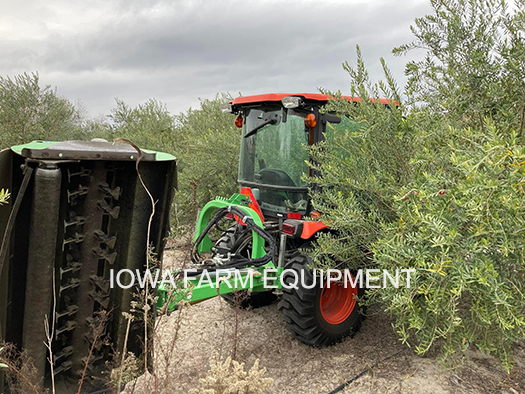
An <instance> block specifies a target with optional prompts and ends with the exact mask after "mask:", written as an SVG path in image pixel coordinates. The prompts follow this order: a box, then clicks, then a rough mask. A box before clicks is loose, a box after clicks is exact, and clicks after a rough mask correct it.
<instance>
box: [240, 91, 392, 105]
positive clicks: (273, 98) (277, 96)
mask: <svg viewBox="0 0 525 394" xmlns="http://www.w3.org/2000/svg"><path fill="white" fill-rule="evenodd" d="M288 96H295V97H302V98H303V99H305V100H312V101H319V102H322V103H324V102H327V101H328V100H329V99H330V98H331V97H332V96H329V95H327V94H321V93H269V94H258V95H255V96H244V97H237V98H236V99H234V100H233V101H231V102H230V103H231V104H232V105H240V106H242V105H244V104H255V103H265V102H277V101H281V100H282V99H283V98H284V97H288ZM341 98H342V99H343V100H348V101H362V100H361V98H359V97H351V96H341ZM378 100H380V101H381V103H382V104H384V105H389V104H390V103H391V100H389V99H385V98H382V99H378ZM371 101H374V99H371ZM395 104H396V105H398V103H397V102H396V103H395Z"/></svg>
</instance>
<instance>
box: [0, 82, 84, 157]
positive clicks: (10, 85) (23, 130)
mask: <svg viewBox="0 0 525 394" xmlns="http://www.w3.org/2000/svg"><path fill="white" fill-rule="evenodd" d="M79 122H80V114H79V113H78V111H77V110H76V108H75V106H74V105H73V104H72V103H71V102H69V101H68V100H66V99H64V98H61V97H59V96H58V95H57V92H56V90H53V89H52V88H51V87H50V86H45V87H44V88H41V87H40V85H39V77H38V74H22V75H18V76H16V77H15V78H13V79H11V78H9V77H0V148H6V147H9V146H11V145H15V144H23V143H26V142H30V141H33V140H65V139H82V138H84V133H83V130H82V128H81V127H80V126H79Z"/></svg>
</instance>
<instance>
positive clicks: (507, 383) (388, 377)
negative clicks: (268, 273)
mask: <svg viewBox="0 0 525 394" xmlns="http://www.w3.org/2000/svg"><path fill="white" fill-rule="evenodd" d="M168 257H169V258H172V259H173V258H177V257H179V256H177V254H176V253H168ZM367 315H368V317H367V319H366V320H365V322H364V323H363V326H362V328H361V330H360V331H359V332H358V333H357V334H356V335H355V336H354V337H353V338H348V339H346V340H344V341H343V342H341V343H340V344H338V345H335V346H332V347H330V348H327V349H314V348H311V347H308V346H306V345H304V344H302V343H300V342H298V341H297V340H295V339H294V338H293V336H292V334H291V333H289V332H288V331H287V330H286V327H285V324H284V322H283V320H282V318H281V313H280V312H279V311H278V310H277V305H275V304H273V305H270V306H267V307H264V308H259V309H254V310H240V309H236V308H232V307H230V306H229V305H228V304H226V303H225V302H224V301H222V300H221V299H219V298H214V299H211V300H208V301H204V302H202V303H199V304H196V305H192V306H190V307H189V308H188V309H186V310H183V312H182V315H181V316H180V317H182V319H181V322H180V329H179V330H178V331H177V329H176V328H177V326H178V324H177V321H178V319H179V315H178V312H175V313H173V314H172V315H170V316H164V317H163V318H162V320H161V324H160V327H159V337H160V338H162V339H161V341H162V344H161V345H160V346H164V347H165V346H167V344H170V343H172V341H173V338H174V335H175V334H176V333H177V334H178V338H177V340H176V341H175V342H174V344H175V345H174V346H175V348H174V356H173V359H172V361H171V367H170V368H169V372H168V373H169V381H170V387H169V392H172V393H187V392H188V390H189V389H190V388H195V387H198V385H199V379H200V378H203V377H204V376H205V375H206V372H207V370H208V365H209V357H210V355H211V353H212V349H217V350H218V351H219V352H220V354H221V355H222V356H223V357H224V358H226V357H227V356H230V355H231V354H232V351H233V349H234V338H235V334H234V332H235V321H236V319H237V321H238V322H239V324H238V333H237V338H238V339H237V352H236V359H237V360H238V361H240V362H244V363H245V364H246V367H248V368H249V367H251V366H252V365H253V363H254V361H255V360H256V359H259V360H260V366H261V367H265V368H266V370H267V372H266V374H265V377H269V378H272V379H273V383H272V385H271V386H270V388H269V390H268V391H267V392H268V393H327V394H328V393H330V392H331V391H332V390H334V389H335V388H336V387H338V386H339V385H341V384H343V383H345V382H347V381H348V380H350V379H352V378H354V377H356V376H357V375H358V374H360V373H361V372H363V371H366V372H365V373H364V374H363V375H362V376H360V377H359V378H357V379H356V380H355V381H353V382H352V383H350V384H349V385H348V386H347V387H346V388H345V389H344V390H342V391H340V392H341V393H428V394H431V393H432V394H440V393H509V394H516V393H524V394H525V344H521V345H518V346H516V347H515V349H514V353H515V358H516V366H515V368H514V369H513V370H512V371H511V373H510V374H506V373H505V372H504V371H503V370H502V368H501V367H500V365H499V363H498V360H497V359H495V358H494V357H491V356H486V355H483V354H481V353H480V352H478V351H471V352H469V354H468V359H467V360H466V361H465V362H464V363H463V365H462V367H461V368H458V369H456V370H452V371H445V370H444V369H443V367H442V366H441V365H440V364H438V362H437V359H436V358H435V357H428V358H422V357H418V356H416V355H415V354H414V353H413V351H411V350H410V349H408V348H407V347H406V346H405V345H403V344H402V343H401V342H400V341H399V340H398V338H397V336H396V334H395V333H394V331H393V329H392V327H391V320H390V318H389V317H388V316H387V315H386V314H385V313H383V312H382V311H381V310H380V309H379V308H378V307H372V308H370V309H369V311H368V313H367ZM399 352H401V353H399ZM157 353H158V354H159V353H160V351H157ZM392 355H395V356H393V357H391V358H390V359H388V360H386V361H383V362H381V360H384V359H385V358H387V357H390V356H392ZM161 364H162V363H161V362H159V366H160V365H161ZM161 369H162V367H161ZM161 373H162V372H161ZM139 385H140V383H139ZM128 392H130V391H129V386H128ZM135 392H139V391H137V390H135ZM140 392H144V391H140ZM161 392H163V391H162V390H161Z"/></svg>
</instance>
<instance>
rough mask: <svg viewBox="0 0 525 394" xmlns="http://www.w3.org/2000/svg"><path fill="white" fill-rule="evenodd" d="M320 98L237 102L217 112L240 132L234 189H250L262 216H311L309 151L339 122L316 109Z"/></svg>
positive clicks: (276, 96) (261, 98)
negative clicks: (228, 116) (228, 117)
mask: <svg viewBox="0 0 525 394" xmlns="http://www.w3.org/2000/svg"><path fill="white" fill-rule="evenodd" d="M327 102H328V96H326V95H323V94H304V93H301V94H284V93H283V94H265V95H258V96H249V97H239V98H236V99H235V100H233V101H231V102H230V103H229V104H226V105H224V106H222V107H221V109H222V110H223V112H231V113H234V114H236V115H237V118H236V119H235V124H236V125H237V126H238V127H242V140H241V152H240V162H239V178H238V180H239V184H240V185H241V187H243V188H250V189H251V192H252V193H253V195H254V197H255V199H256V200H257V202H258V204H259V206H260V208H261V210H262V213H263V214H264V216H265V217H287V215H288V214H289V213H295V214H296V215H297V216H298V217H299V218H300V217H301V216H303V215H308V214H309V213H310V210H311V207H310V200H309V198H308V187H307V186H308V185H307V182H306V180H305V179H304V175H305V174H307V175H311V174H310V172H311V170H310V168H309V166H308V163H309V161H310V160H311V159H310V155H309V151H308V146H310V145H312V144H315V143H317V142H319V141H322V140H323V139H324V132H325V130H326V123H327V122H331V123H339V122H340V121H341V119H340V118H339V117H337V116H335V115H331V114H328V113H320V111H319V110H320V109H321V108H322V107H323V106H324V105H325V104H326V103H327Z"/></svg>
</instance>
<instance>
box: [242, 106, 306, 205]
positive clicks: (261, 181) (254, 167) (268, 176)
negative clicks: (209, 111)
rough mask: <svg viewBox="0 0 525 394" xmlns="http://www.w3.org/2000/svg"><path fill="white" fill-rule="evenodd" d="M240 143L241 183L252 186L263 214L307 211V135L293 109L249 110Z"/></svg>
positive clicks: (246, 111) (301, 116)
mask: <svg viewBox="0 0 525 394" xmlns="http://www.w3.org/2000/svg"><path fill="white" fill-rule="evenodd" d="M244 116H245V119H246V121H245V124H244V129H243V136H246V135H247V136H248V137H247V138H244V137H243V138H242V141H241V156H240V163H239V182H240V183H241V184H245V185H248V186H250V187H252V189H253V190H254V191H256V193H257V194H258V195H259V197H257V200H258V201H259V204H260V206H261V208H262V209H263V210H264V211H270V212H281V213H286V212H300V213H302V214H305V213H306V211H307V208H308V191H307V184H306V182H304V181H303V180H302V179H301V178H302V175H303V174H304V173H308V161H309V152H308V148H307V145H308V133H307V132H305V126H304V117H305V116H306V114H301V113H298V112H295V111H293V110H288V111H286V110H285V109H283V108H280V109H275V110H266V111H263V110H261V109H247V110H245V112H244Z"/></svg>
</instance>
